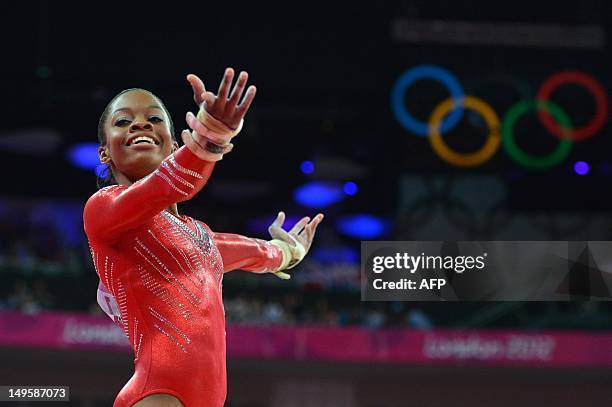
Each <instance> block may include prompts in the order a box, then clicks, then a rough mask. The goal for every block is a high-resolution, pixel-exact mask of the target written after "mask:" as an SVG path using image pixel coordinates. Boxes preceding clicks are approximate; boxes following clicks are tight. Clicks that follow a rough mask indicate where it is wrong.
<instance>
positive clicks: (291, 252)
mask: <svg viewBox="0 0 612 407" xmlns="http://www.w3.org/2000/svg"><path fill="white" fill-rule="evenodd" d="M291 238H292V239H293V242H294V243H295V246H291V245H290V244H289V243H287V242H284V241H282V240H280V239H272V240H270V243H271V244H273V245H275V246H276V247H278V248H279V249H280V250H281V251H282V252H283V261H282V263H281V265H280V266H279V268H278V269H277V270H275V271H277V272H278V271H282V270H289V269H292V268H293V267H295V266H296V265H297V264H298V263H299V262H300V261H302V259H303V258H304V257H305V256H306V249H305V248H304V246H303V245H302V244H301V243H300V242H298V241H297V240H295V238H293V237H291Z"/></svg>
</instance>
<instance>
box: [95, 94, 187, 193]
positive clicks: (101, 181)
mask: <svg viewBox="0 0 612 407" xmlns="http://www.w3.org/2000/svg"><path fill="white" fill-rule="evenodd" d="M132 91H142V92H147V93H148V94H150V95H151V96H153V97H154V98H155V99H157V100H158V101H159V104H160V105H161V107H162V109H163V110H164V112H165V113H166V116H168V124H169V126H170V135H171V136H172V140H174V141H176V137H175V136H174V123H172V117H171V116H170V112H168V109H166V106H165V105H164V103H163V102H162V101H161V99H160V98H158V97H157V96H156V95H155V94H154V93H153V92H151V91H148V90H146V89H142V88H129V89H125V90H122V91H121V92H119V93H117V94H116V95H115V97H113V98H112V99H111V101H110V102H108V104H107V105H106V107H105V108H104V111H103V112H102V115H101V116H100V120H99V121H98V142H99V143H100V146H103V145H105V144H106V133H104V125H105V123H106V120H107V119H108V115H109V113H110V107H111V105H112V104H113V102H114V101H115V100H117V98H118V97H119V96H121V95H123V94H125V93H128V92H132ZM96 184H97V186H98V189H101V188H104V187H107V186H110V185H117V180H116V179H115V176H114V175H113V172H112V171H111V168H110V165H107V166H106V168H105V169H104V170H102V171H101V172H100V173H99V175H98V176H97V180H96Z"/></svg>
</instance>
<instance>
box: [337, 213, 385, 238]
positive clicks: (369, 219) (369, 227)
mask: <svg viewBox="0 0 612 407" xmlns="http://www.w3.org/2000/svg"><path fill="white" fill-rule="evenodd" d="M336 226H337V227H338V229H339V230H340V232H342V233H343V234H345V235H347V236H350V237H353V238H356V239H360V240H368V239H376V238H378V237H381V236H382V235H384V234H385V232H386V229H387V225H386V221H385V220H384V219H382V218H380V217H377V216H374V215H368V214H356V215H347V216H344V217H342V218H340V219H339V220H338V222H337V223H336Z"/></svg>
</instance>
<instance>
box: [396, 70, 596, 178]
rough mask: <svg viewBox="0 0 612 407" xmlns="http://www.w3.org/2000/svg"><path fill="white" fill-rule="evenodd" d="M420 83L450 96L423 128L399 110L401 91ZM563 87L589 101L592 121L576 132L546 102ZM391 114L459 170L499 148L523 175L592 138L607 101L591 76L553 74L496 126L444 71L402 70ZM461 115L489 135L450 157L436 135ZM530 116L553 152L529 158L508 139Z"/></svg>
mask: <svg viewBox="0 0 612 407" xmlns="http://www.w3.org/2000/svg"><path fill="white" fill-rule="evenodd" d="M421 79H433V80H437V81H439V82H441V83H442V84H443V85H444V86H445V87H446V88H447V89H448V91H449V92H450V97H449V98H448V99H446V100H444V101H442V102H441V103H440V104H439V105H437V106H436V107H435V108H434V109H433V111H432V113H431V115H430V117H429V121H428V122H423V121H421V120H418V119H416V118H415V117H414V116H413V115H411V114H410V113H409V112H408V111H407V110H406V108H405V106H404V94H405V93H406V90H407V89H408V88H409V87H410V86H411V85H412V84H413V83H415V82H416V81H418V80H421ZM565 84H577V85H580V86H583V87H584V88H585V89H586V90H587V91H588V92H589V93H590V94H591V95H592V96H593V98H594V100H595V114H594V116H593V118H592V119H591V121H589V122H588V123H587V124H585V125H583V126H581V127H579V128H574V127H573V125H572V121H571V119H570V117H569V116H568V115H567V113H565V112H564V111H563V109H561V108H560V107H559V106H558V105H556V104H555V103H553V102H552V101H551V100H550V96H551V94H552V93H553V91H555V90H556V89H557V88H558V87H560V86H562V85H565ZM391 108H392V110H393V113H394V114H395V117H396V118H397V120H398V121H399V122H400V124H401V125H402V126H403V127H404V128H405V129H406V130H408V131H410V132H412V133H415V134H416V135H418V136H421V137H427V138H428V140H429V142H430V144H431V147H432V149H433V150H434V151H435V152H436V153H437V154H438V155H439V156H440V158H442V159H443V160H445V161H446V162H448V163H449V164H452V165H456V166H459V167H474V166H478V165H481V164H483V163H485V162H486V161H488V160H489V159H491V157H493V155H495V153H496V152H497V150H498V149H499V148H500V146H503V148H504V149H505V151H506V153H507V154H508V156H509V157H510V158H511V159H512V160H513V161H514V162H516V163H517V164H519V165H521V166H523V167H526V168H529V169H548V168H551V167H553V166H555V165H557V164H559V163H561V162H562V161H563V160H565V159H566V158H567V156H568V155H569V154H570V152H571V149H572V143H573V142H580V141H584V140H587V139H589V138H591V137H593V136H594V135H596V134H597V132H598V131H599V130H601V128H602V127H603V126H604V124H605V123H606V120H607V118H608V98H607V95H606V92H605V90H604V88H603V86H602V85H601V84H600V83H599V82H598V81H597V80H595V78H593V77H592V76H591V75H589V74H586V73H584V72H581V71H562V72H558V73H555V74H553V75H552V76H550V77H549V78H547V79H546V80H545V81H544V82H543V83H542V85H541V86H540V88H539V90H538V92H537V95H536V98H535V100H523V101H520V102H518V103H516V104H515V105H514V106H512V107H511V108H510V109H509V110H508V111H507V112H506V114H505V115H504V117H503V120H501V121H500V119H499V117H498V116H497V113H496V112H495V110H494V109H493V107H491V105H490V104H488V103H487V102H485V101H484V100H482V99H480V98H477V97H475V96H469V95H465V93H464V91H463V87H462V86H461V83H460V82H459V81H458V80H457V78H455V76H453V75H452V74H451V73H450V72H449V71H448V70H446V69H444V68H441V67H439V66H435V65H419V66H416V67H413V68H410V69H408V70H407V71H406V72H404V73H403V74H402V75H401V76H400V78H399V79H398V80H397V81H396V83H395V85H394V86H393V89H392V92H391ZM465 109H469V110H473V111H475V112H477V113H479V114H480V115H481V116H482V118H483V119H484V122H485V123H486V125H487V127H488V129H489V135H488V137H487V141H486V142H485V144H484V145H483V146H482V147H481V148H480V149H478V150H477V151H474V152H470V153H462V152H458V151H455V150H453V149H451V148H450V147H449V146H448V145H447V144H446V143H445V142H444V140H443V139H442V134H444V133H447V132H449V131H450V130H452V129H453V128H454V127H455V126H457V124H459V121H460V120H461V118H462V117H463V113H464V111H465ZM532 110H535V111H537V117H538V119H539V120H540V122H541V123H542V124H543V126H544V127H545V128H546V129H547V130H548V131H549V132H550V133H552V134H553V135H554V136H556V137H557V138H559V141H558V143H557V146H556V147H555V149H554V150H553V151H551V152H550V153H548V154H546V155H541V156H535V155H533V154H530V153H528V152H525V151H524V150H522V149H521V148H520V147H519V146H518V144H517V143H516V142H515V139H514V135H513V130H514V127H515V125H516V123H517V122H518V120H519V119H520V118H521V116H523V115H525V114H526V113H528V112H530V111H532ZM500 122H501V125H500Z"/></svg>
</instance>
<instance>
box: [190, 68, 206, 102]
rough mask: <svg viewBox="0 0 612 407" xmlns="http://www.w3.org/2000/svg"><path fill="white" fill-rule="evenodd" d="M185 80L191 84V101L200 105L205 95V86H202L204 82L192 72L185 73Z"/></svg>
mask: <svg viewBox="0 0 612 407" xmlns="http://www.w3.org/2000/svg"><path fill="white" fill-rule="evenodd" d="M187 82H189V84H190V85H191V89H192V90H193V101H194V102H195V103H196V104H197V105H198V106H200V105H201V104H202V103H203V102H205V101H206V100H205V98H204V97H205V95H206V87H205V86H204V82H202V79H200V78H199V77H198V76H197V75H194V74H192V73H190V74H188V75H187Z"/></svg>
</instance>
